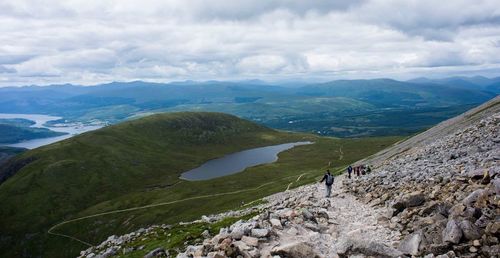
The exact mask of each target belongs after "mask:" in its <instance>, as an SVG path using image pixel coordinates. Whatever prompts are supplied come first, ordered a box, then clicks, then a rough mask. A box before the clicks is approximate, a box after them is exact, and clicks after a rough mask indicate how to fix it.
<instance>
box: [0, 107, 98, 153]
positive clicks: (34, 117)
mask: <svg viewBox="0 0 500 258" xmlns="http://www.w3.org/2000/svg"><path fill="white" fill-rule="evenodd" d="M1 118H22V119H27V120H31V121H33V122H35V124H34V125H32V126H31V127H38V128H47V129H49V130H52V131H55V132H64V133H67V134H65V135H60V136H55V137H47V138H38V139H32V140H27V141H23V142H18V143H12V144H5V145H4V146H10V147H19V148H26V149H34V148H38V147H40V146H43V145H47V144H51V143H54V142H58V141H62V140H64V139H68V138H70V137H72V136H75V135H77V134H81V133H84V132H88V131H92V130H96V129H99V128H101V127H102V125H84V124H81V123H72V124H60V125H58V126H46V125H45V123H47V122H48V121H54V120H59V119H61V117H58V116H49V115H39V114H1V113H0V119H1Z"/></svg>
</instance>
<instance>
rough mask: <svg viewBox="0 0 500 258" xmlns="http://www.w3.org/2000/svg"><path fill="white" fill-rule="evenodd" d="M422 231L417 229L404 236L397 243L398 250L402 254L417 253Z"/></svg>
mask: <svg viewBox="0 0 500 258" xmlns="http://www.w3.org/2000/svg"><path fill="white" fill-rule="evenodd" d="M422 235H423V234H422V231H421V230H419V231H417V232H415V233H413V234H411V235H408V236H406V237H405V239H404V240H403V241H401V243H400V244H399V247H398V250H399V251H401V252H403V253H404V254H410V255H417V254H418V249H419V246H420V242H421V241H422Z"/></svg>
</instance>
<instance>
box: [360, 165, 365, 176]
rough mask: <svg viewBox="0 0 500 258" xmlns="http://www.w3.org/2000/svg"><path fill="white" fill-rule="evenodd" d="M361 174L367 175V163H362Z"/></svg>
mask: <svg viewBox="0 0 500 258" xmlns="http://www.w3.org/2000/svg"><path fill="white" fill-rule="evenodd" d="M361 175H363V176H364V175H366V167H365V165H361Z"/></svg>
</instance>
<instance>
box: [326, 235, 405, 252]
mask: <svg viewBox="0 0 500 258" xmlns="http://www.w3.org/2000/svg"><path fill="white" fill-rule="evenodd" d="M336 249H337V254H338V255H339V256H340V257H350V256H353V255H356V254H363V255H368V256H375V257H401V256H403V255H404V254H403V252H401V251H399V250H397V249H394V248H392V247H390V246H387V245H384V244H382V243H379V242H375V241H372V240H369V239H365V238H363V237H362V236H361V237H359V236H358V237H348V238H342V239H341V240H340V241H338V242H337V244H336Z"/></svg>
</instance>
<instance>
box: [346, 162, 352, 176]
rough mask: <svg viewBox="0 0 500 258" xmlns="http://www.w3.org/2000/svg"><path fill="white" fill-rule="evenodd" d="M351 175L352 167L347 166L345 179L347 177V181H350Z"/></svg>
mask: <svg viewBox="0 0 500 258" xmlns="http://www.w3.org/2000/svg"><path fill="white" fill-rule="evenodd" d="M351 173H352V167H351V165H349V166H348V167H347V177H348V178H349V179H351Z"/></svg>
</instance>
